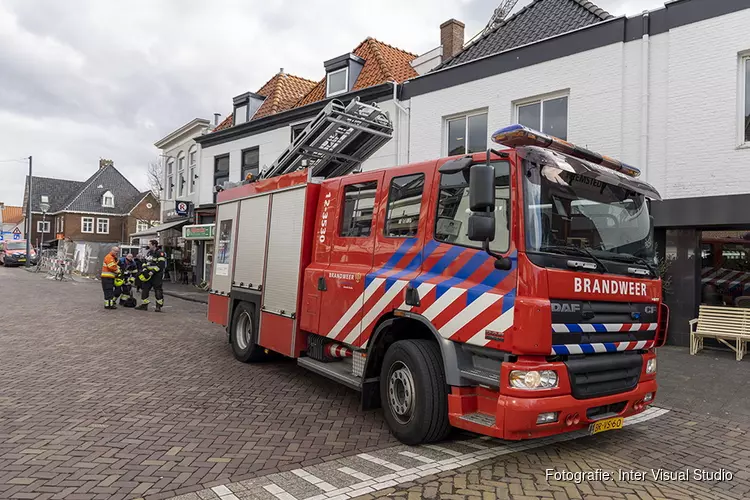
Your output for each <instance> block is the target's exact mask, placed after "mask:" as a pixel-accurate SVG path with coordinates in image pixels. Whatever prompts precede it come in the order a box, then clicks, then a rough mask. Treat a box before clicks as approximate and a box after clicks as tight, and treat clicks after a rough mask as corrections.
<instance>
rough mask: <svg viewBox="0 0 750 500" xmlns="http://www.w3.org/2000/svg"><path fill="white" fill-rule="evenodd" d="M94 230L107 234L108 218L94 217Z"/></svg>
mask: <svg viewBox="0 0 750 500" xmlns="http://www.w3.org/2000/svg"><path fill="white" fill-rule="evenodd" d="M96 232H97V233H99V234H109V219H96Z"/></svg>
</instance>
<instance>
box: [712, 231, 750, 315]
mask: <svg viewBox="0 0 750 500" xmlns="http://www.w3.org/2000/svg"><path fill="white" fill-rule="evenodd" d="M701 303H703V304H707V305H711V306H739V307H750V232H748V231H746V230H723V231H703V232H701Z"/></svg>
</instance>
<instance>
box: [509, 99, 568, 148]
mask: <svg viewBox="0 0 750 500" xmlns="http://www.w3.org/2000/svg"><path fill="white" fill-rule="evenodd" d="M516 109H517V116H518V119H517V120H516V121H517V122H518V123H520V124H521V125H523V126H525V127H529V128H533V129H534V130H539V131H541V132H544V133H545V134H549V135H552V136H554V137H557V138H560V139H563V140H567V139H568V96H562V97H553V98H550V99H539V100H536V101H531V102H524V103H522V104H519V105H518V106H517V108H516Z"/></svg>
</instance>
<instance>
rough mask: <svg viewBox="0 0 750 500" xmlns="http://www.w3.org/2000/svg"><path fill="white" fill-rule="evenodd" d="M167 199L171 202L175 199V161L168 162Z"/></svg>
mask: <svg viewBox="0 0 750 500" xmlns="http://www.w3.org/2000/svg"><path fill="white" fill-rule="evenodd" d="M165 187H166V188H167V199H168V200H171V199H173V198H174V161H173V160H169V161H168V162H167V185H166V186H165Z"/></svg>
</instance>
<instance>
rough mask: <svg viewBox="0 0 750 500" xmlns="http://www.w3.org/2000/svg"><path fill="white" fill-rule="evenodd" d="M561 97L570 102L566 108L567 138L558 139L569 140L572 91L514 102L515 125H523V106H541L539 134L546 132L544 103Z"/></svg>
mask: <svg viewBox="0 0 750 500" xmlns="http://www.w3.org/2000/svg"><path fill="white" fill-rule="evenodd" d="M561 97H567V99H568V102H567V106H566V107H565V137H558V139H562V140H564V141H567V140H568V137H569V136H570V91H567V90H561V91H559V92H552V93H549V94H543V95H538V96H535V97H526V98H524V99H519V100H517V101H513V121H514V123H518V124H521V121H520V119H519V114H520V109H521V106H529V105H531V104H537V103H538V104H539V132H542V133H546V132H544V102H545V101H552V100H555V99H560V98H561Z"/></svg>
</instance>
